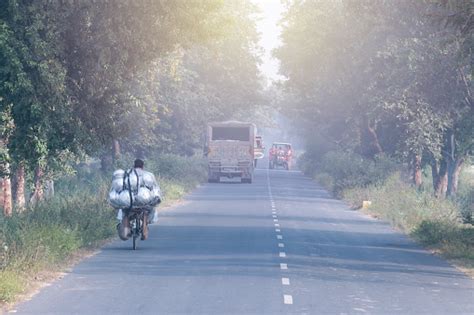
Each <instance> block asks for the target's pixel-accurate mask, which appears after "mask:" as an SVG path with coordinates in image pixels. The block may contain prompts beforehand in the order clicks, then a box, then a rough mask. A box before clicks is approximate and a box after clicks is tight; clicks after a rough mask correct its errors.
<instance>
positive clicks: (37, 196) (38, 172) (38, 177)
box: [30, 164, 44, 205]
mask: <svg viewBox="0 0 474 315" xmlns="http://www.w3.org/2000/svg"><path fill="white" fill-rule="evenodd" d="M34 186H35V187H34V191H33V194H32V195H31V198H30V203H31V204H32V205H35V204H37V203H38V202H39V201H42V200H43V197H44V192H43V169H42V167H41V166H40V165H39V164H38V165H37V166H36V168H35V178H34Z"/></svg>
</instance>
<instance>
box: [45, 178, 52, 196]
mask: <svg viewBox="0 0 474 315" xmlns="http://www.w3.org/2000/svg"><path fill="white" fill-rule="evenodd" d="M44 197H45V198H46V199H50V198H53V197H54V180H52V179H50V180H47V181H46V183H45V185H44Z"/></svg>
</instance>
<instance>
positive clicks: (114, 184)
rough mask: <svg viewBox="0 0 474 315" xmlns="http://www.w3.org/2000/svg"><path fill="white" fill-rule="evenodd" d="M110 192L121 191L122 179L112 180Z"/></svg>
mask: <svg viewBox="0 0 474 315" xmlns="http://www.w3.org/2000/svg"><path fill="white" fill-rule="evenodd" d="M111 190H115V191H116V192H118V193H119V192H121V191H122V190H123V178H114V180H113V181H112V188H111Z"/></svg>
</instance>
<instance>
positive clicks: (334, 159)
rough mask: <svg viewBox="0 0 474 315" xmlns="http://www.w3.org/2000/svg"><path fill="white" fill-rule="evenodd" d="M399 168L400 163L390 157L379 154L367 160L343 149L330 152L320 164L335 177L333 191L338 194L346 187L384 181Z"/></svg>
mask: <svg viewBox="0 0 474 315" xmlns="http://www.w3.org/2000/svg"><path fill="white" fill-rule="evenodd" d="M397 169H398V165H397V164H396V163H395V161H393V160H391V159H390V158H387V157H384V156H379V157H377V158H376V159H375V160H367V159H364V158H362V157H361V156H360V155H358V154H355V153H350V152H343V151H331V152H328V153H327V154H326V155H324V157H323V159H322V161H321V162H320V165H319V170H320V171H321V172H322V173H326V174H329V175H330V176H331V177H332V178H333V180H334V184H333V192H334V193H335V194H336V195H338V196H340V195H341V194H342V192H343V191H344V190H346V189H350V188H355V187H367V186H368V185H374V184H379V183H383V182H384V181H385V180H386V179H387V177H388V176H390V175H391V174H392V173H393V172H394V171H396V170H397Z"/></svg>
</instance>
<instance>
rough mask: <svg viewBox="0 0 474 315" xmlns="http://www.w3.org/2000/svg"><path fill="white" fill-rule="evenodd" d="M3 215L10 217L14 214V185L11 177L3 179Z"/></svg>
mask: <svg viewBox="0 0 474 315" xmlns="http://www.w3.org/2000/svg"><path fill="white" fill-rule="evenodd" d="M2 186H3V187H2V188H3V204H2V206H3V214H4V215H5V216H6V217H10V216H11V215H12V214H13V203H12V184H11V180H10V177H4V178H3V185H2Z"/></svg>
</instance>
